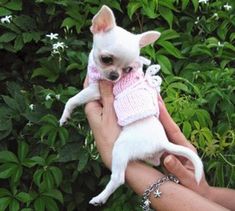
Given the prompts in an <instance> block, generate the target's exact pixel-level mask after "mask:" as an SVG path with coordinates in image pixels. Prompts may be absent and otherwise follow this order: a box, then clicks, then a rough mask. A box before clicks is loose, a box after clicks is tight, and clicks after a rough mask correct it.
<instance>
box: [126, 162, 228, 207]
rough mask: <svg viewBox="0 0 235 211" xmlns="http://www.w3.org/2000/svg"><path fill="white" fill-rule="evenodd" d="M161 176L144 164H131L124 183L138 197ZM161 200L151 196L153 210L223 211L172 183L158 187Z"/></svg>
mask: <svg viewBox="0 0 235 211" xmlns="http://www.w3.org/2000/svg"><path fill="white" fill-rule="evenodd" d="M162 176H163V174H161V173H160V172H158V171H157V170H155V169H154V168H152V167H149V166H147V165H146V164H144V163H140V162H132V163H130V164H129V165H128V167H127V170H126V182H127V183H128V184H129V186H130V187H131V188H132V189H133V190H134V191H135V192H136V193H137V194H139V195H142V194H143V193H144V191H145V190H146V188H148V187H149V186H150V185H151V184H153V183H154V182H156V180H157V179H159V178H161V177H162ZM160 190H161V192H162V196H161V198H154V197H153V196H151V198H150V200H151V203H152V204H151V205H152V207H153V208H154V209H157V210H164V211H167V210H169V211H172V210H174V211H178V210H179V211H182V210H184V211H187V210H190V211H194V210H195V211H198V210H200V211H204V210H205V211H208V210H213V211H223V210H227V209H225V208H224V207H222V206H220V205H218V204H216V203H214V202H211V201H209V200H207V199H206V198H204V197H202V196H200V195H198V194H196V193H194V192H193V191H191V190H189V189H187V188H185V187H183V186H182V185H178V184H175V183H173V182H166V183H164V184H163V185H161V186H160Z"/></svg>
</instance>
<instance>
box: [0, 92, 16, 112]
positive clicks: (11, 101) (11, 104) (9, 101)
mask: <svg viewBox="0 0 235 211" xmlns="http://www.w3.org/2000/svg"><path fill="white" fill-rule="evenodd" d="M2 98H3V100H4V102H5V103H6V104H7V105H8V106H9V107H10V108H11V109H13V110H14V111H20V108H19V105H18V104H17V102H16V100H15V99H13V98H11V97H9V96H2Z"/></svg>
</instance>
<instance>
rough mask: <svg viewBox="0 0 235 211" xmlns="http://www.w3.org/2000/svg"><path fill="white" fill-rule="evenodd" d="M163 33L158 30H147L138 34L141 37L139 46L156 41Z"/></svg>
mask: <svg viewBox="0 0 235 211" xmlns="http://www.w3.org/2000/svg"><path fill="white" fill-rule="evenodd" d="M160 35H161V33H160V32H157V31H147V32H144V33H142V34H138V35H137V36H138V37H139V46H140V48H143V47H145V46H146V45H149V44H151V43H154V42H155V41H156V40H157V39H158V38H159V37H160Z"/></svg>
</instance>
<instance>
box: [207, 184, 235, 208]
mask: <svg viewBox="0 0 235 211" xmlns="http://www.w3.org/2000/svg"><path fill="white" fill-rule="evenodd" d="M209 198H210V199H211V200H212V201H214V202H215V203H218V204H220V205H222V206H223V207H226V208H228V209H229V210H235V190H231V189H228V188H218V187H210V196H209Z"/></svg>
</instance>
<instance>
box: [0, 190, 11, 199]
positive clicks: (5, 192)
mask: <svg viewBox="0 0 235 211" xmlns="http://www.w3.org/2000/svg"><path fill="white" fill-rule="evenodd" d="M3 196H11V192H10V191H9V190H7V189H6V188H0V199H1V198H2V197H3Z"/></svg>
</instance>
